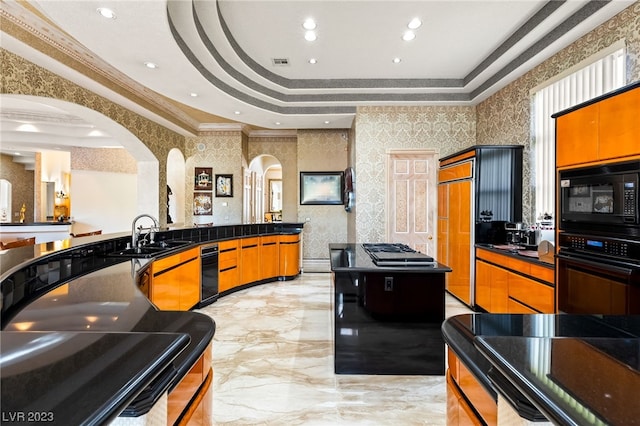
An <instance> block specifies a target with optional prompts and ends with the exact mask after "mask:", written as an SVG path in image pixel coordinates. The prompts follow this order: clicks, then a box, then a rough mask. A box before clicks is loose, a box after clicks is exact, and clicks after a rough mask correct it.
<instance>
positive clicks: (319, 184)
mask: <svg viewBox="0 0 640 426" xmlns="http://www.w3.org/2000/svg"><path fill="white" fill-rule="evenodd" d="M343 181H344V172H300V204H342V203H343V185H344V182H343Z"/></svg>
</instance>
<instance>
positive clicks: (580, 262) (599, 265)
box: [556, 253, 639, 277]
mask: <svg viewBox="0 0 640 426" xmlns="http://www.w3.org/2000/svg"><path fill="white" fill-rule="evenodd" d="M556 256H557V257H558V259H560V260H564V261H565V262H568V263H572V264H574V265H577V266H582V267H583V268H586V269H589V270H592V271H605V272H609V273H610V274H613V275H617V276H622V277H630V276H632V275H634V274H637V273H638V271H639V270H638V268H626V267H624V266H616V265H612V264H610V263H605V262H596V261H593V260H588V259H585V258H583V257H575V256H567V255H563V254H560V253H558V254H557V255H556Z"/></svg>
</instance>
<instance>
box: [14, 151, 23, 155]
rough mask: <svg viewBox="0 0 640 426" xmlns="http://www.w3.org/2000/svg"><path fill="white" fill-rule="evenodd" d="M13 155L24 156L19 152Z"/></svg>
mask: <svg viewBox="0 0 640 426" xmlns="http://www.w3.org/2000/svg"><path fill="white" fill-rule="evenodd" d="M13 155H22V154H21V153H19V152H14V153H13Z"/></svg>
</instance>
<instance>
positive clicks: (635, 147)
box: [598, 87, 640, 160]
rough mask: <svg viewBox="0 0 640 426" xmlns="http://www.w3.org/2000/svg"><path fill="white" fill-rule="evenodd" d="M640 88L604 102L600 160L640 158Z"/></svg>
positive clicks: (601, 109) (601, 117)
mask: <svg viewBox="0 0 640 426" xmlns="http://www.w3.org/2000/svg"><path fill="white" fill-rule="evenodd" d="M638 135H640V87H639V88H636V89H634V90H629V91H627V92H623V93H620V94H619V95H616V96H613V97H611V98H608V99H605V100H603V101H601V102H600V123H599V131H598V137H599V144H598V157H599V159H601V160H604V159H612V158H622V157H626V156H631V155H639V154H640V142H639V141H638Z"/></svg>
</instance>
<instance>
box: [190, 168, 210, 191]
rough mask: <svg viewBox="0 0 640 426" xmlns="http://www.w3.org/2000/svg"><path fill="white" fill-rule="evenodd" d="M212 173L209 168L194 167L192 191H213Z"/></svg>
mask: <svg viewBox="0 0 640 426" xmlns="http://www.w3.org/2000/svg"><path fill="white" fill-rule="evenodd" d="M212 171H213V169H212V168H211V167H196V168H195V173H194V174H195V182H194V184H193V189H194V190H196V191H211V190H212V189H213V175H212V174H211V173H212Z"/></svg>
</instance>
